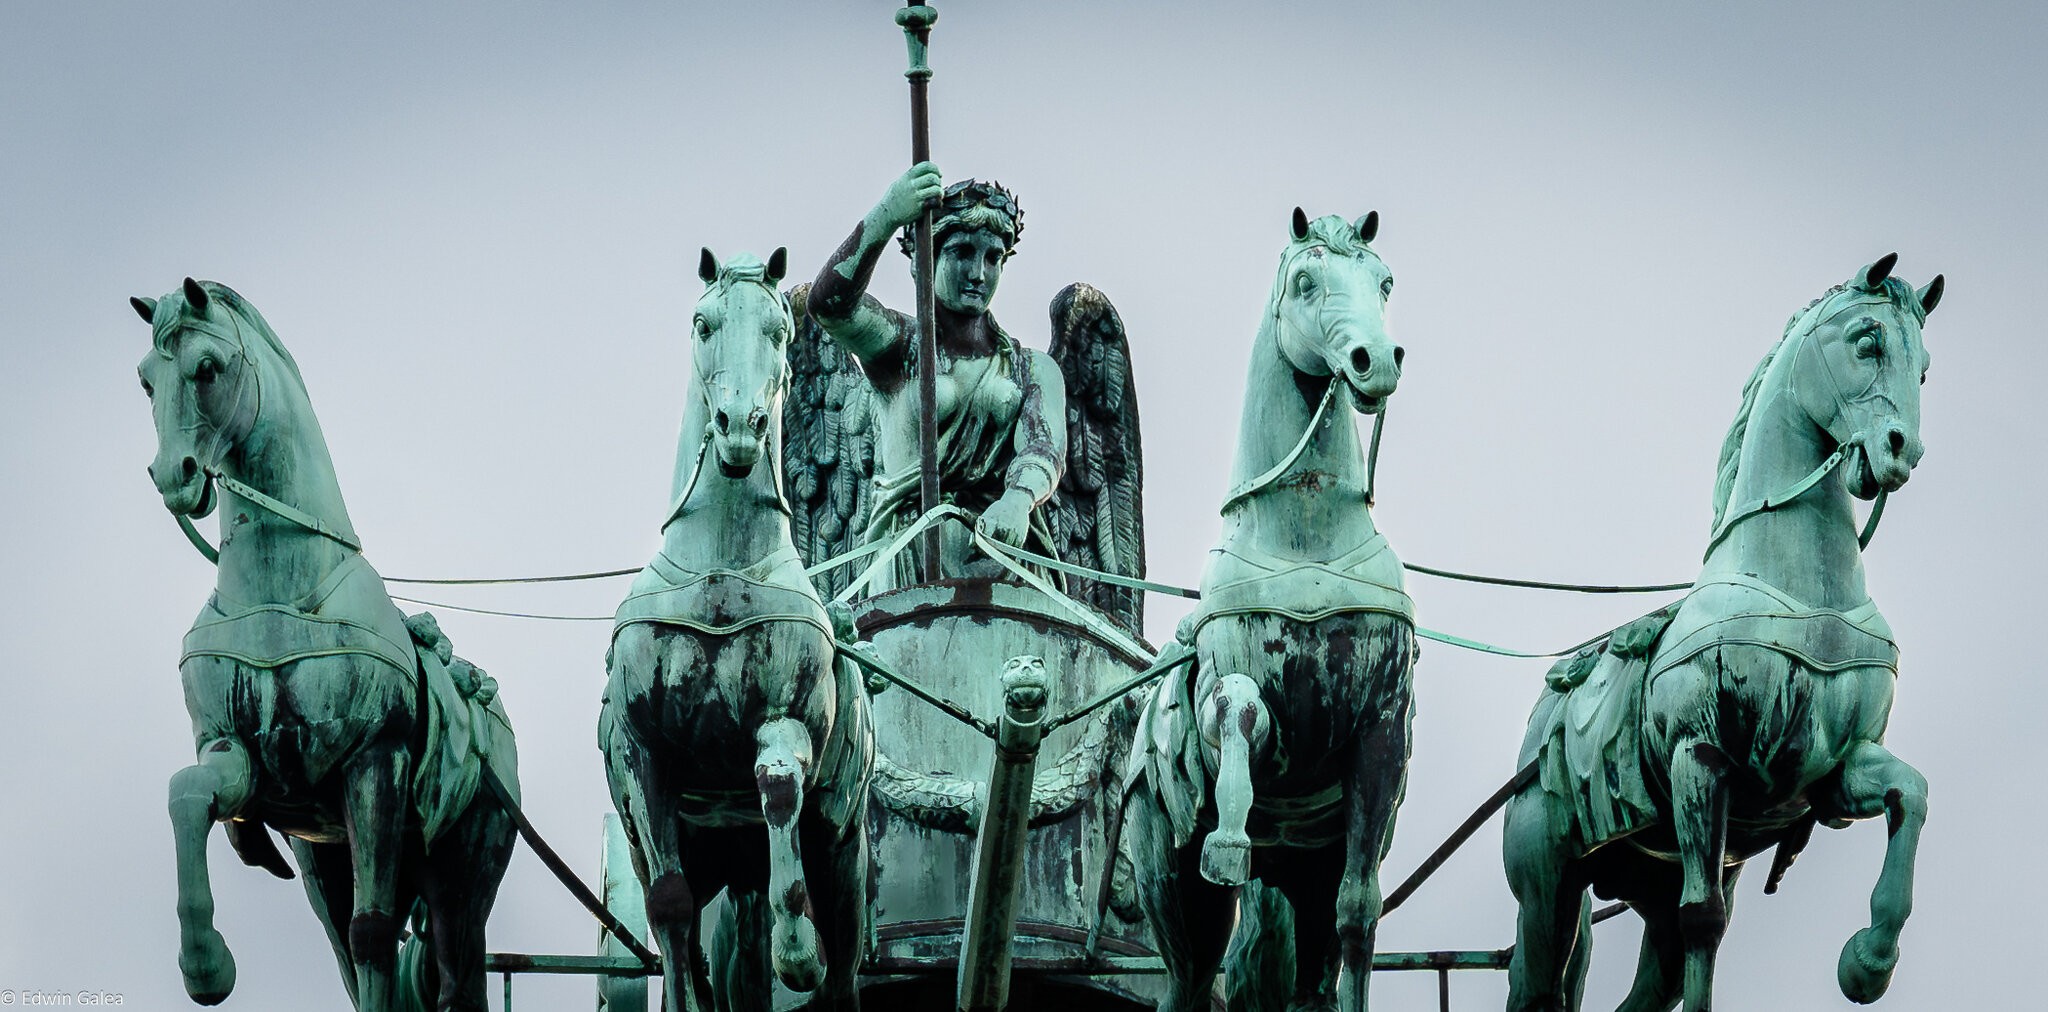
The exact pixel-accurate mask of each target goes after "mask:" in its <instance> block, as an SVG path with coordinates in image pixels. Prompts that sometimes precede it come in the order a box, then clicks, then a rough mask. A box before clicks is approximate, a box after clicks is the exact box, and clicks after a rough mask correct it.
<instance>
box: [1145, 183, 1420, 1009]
mask: <svg viewBox="0 0 2048 1012" xmlns="http://www.w3.org/2000/svg"><path fill="white" fill-rule="evenodd" d="M1378 229H1379V215H1378V213H1377V212H1374V213H1371V214H1367V215H1365V216H1364V217H1362V218H1360V219H1358V220H1357V221H1356V222H1352V223H1347V222H1345V221H1344V220H1343V219H1342V218H1339V217H1336V216H1326V217H1322V218H1318V219H1316V220H1315V221H1313V222H1311V221H1309V220H1308V218H1307V216H1306V215H1304V214H1303V213H1302V211H1301V209H1300V208H1296V209H1295V211H1294V217H1293V222H1292V229H1291V237H1290V241H1289V242H1288V244H1287V246H1286V248H1285V249H1284V250H1283V251H1282V253H1281V255H1280V270H1279V273H1278V275H1277V276H1276V277H1275V279H1274V282H1273V288H1272V292H1271V294H1270V296H1269V297H1268V299H1267V304H1266V311H1265V315H1264V318H1263V320H1262V321H1261V324H1260V327H1259V331H1258V335H1257V337H1256V338H1255V339H1254V341H1253V343H1252V357H1251V358H1252V360H1251V368H1250V371H1249V379H1248V382H1247V387H1246V392H1245V403H1244V412H1243V420H1242V424H1241V427H1240V430H1239V437H1238V447H1237V461H1236V465H1235V471H1234V474H1235V479H1236V484H1235V486H1234V488H1233V489H1232V491H1231V492H1230V494H1229V496H1228V498H1227V499H1226V501H1225V503H1224V506H1223V517H1224V532H1223V536H1222V540H1221V543H1220V544H1219V545H1218V546H1217V547H1216V548H1215V549H1213V550H1212V551H1211V553H1210V558H1209V562H1208V565H1207V567H1206V568H1205V569H1204V571H1203V574H1202V603H1201V606H1200V608H1199V609H1198V610H1197V611H1196V613H1195V614H1194V615H1192V616H1190V618H1189V619H1188V620H1187V621H1186V622H1184V623H1183V624H1182V627H1181V631H1180V633H1179V635H1178V639H1179V641H1180V647H1181V648H1182V649H1192V650H1193V651H1194V655H1195V659H1194V662H1193V664H1192V665H1191V666H1189V667H1188V668H1187V669H1186V670H1185V671H1184V673H1183V674H1182V675H1180V676H1176V677H1169V678H1168V679H1166V680H1164V681H1162V682H1160V683H1159V684H1158V685H1156V686H1155V687H1154V689H1153V691H1152V694H1151V696H1150V698H1149V700H1148V701H1147V702H1146V704H1145V710H1144V714H1143V716H1142V717H1141V720H1140V726H1139V729H1138V731H1137V739H1136V740H1137V743H1138V744H1137V746H1136V747H1135V748H1134V749H1133V757H1132V763H1131V769H1130V771H1129V773H1128V774H1127V776H1126V778H1125V782H1126V783H1127V784H1130V785H1132V787H1131V790H1132V792H1133V793H1132V794H1131V797H1132V798H1133V800H1134V802H1135V803H1134V804H1132V806H1131V814H1130V816H1129V819H1130V830H1129V833H1130V841H1131V844H1130V846H1131V857H1132V861H1133V865H1134V868H1135V870H1136V876H1137V879H1138V881H1137V882H1136V883H1135V884H1136V887H1137V893H1138V901H1139V907H1140V908H1141V909H1142V910H1143V912H1144V915H1145V918H1146V920H1147V921H1148V922H1149V923H1150V924H1151V927H1152V932H1153V935H1154V937H1155V939H1156V940H1157V942H1158V945H1159V951H1160V955H1161V958H1162V959H1163V960H1164V962H1165V965H1166V978H1167V987H1166V995H1165V997H1164V999H1163V1000H1162V1001H1161V1003H1160V1005H1159V1007H1160V1009H1162V1010H1183V1009H1196V1008H1200V1009H1207V1008H1208V1007H1209V1001H1210V998H1209V994H1210V989H1211V987H1212V985H1213V982H1214V980H1215V977H1216V974H1217V971H1218V969H1219V966H1220V965H1221V962H1222V960H1223V957H1224V952H1225V946H1226V944H1227V943H1229V942H1230V940H1231V931H1232V927H1231V926H1232V922H1233V905H1234V904H1237V903H1238V900H1239V896H1240V890H1241V887H1244V886H1246V884H1247V882H1249V881H1250V880H1251V879H1252V878H1253V877H1254V876H1256V877H1257V878H1258V879H1259V880H1260V882H1262V883H1263V884H1264V886H1265V887H1267V888H1268V889H1276V890H1277V891H1278V892H1279V893H1280V894H1281V895H1282V896H1284V897H1285V899H1287V900H1288V901H1290V904H1291V906H1292V909H1293V912H1294V921H1295V925H1294V934H1295V944H1296V953H1297V956H1296V965H1295V967H1294V969H1295V982H1294V986H1293V993H1292V999H1293V1001H1294V1002H1295V1003H1296V1004H1297V1005H1298V1006H1302V1007H1321V1006H1326V1005H1330V1004H1334V1005H1336V1006H1337V1007H1340V1008H1343V1009H1347V1010H1355V1009H1363V1008H1365V1007H1366V992H1367V984H1368V980H1369V978H1370V975H1371V973H1370V971H1371V965H1372V948H1373V937H1374V931H1375V928H1376V925H1377V921H1378V917H1379V905H1380V887H1379V862H1380V860H1381V858H1383V857H1384V856H1385V851H1386V847H1387V844H1388V842H1389V840H1390V839H1391V836H1392V832H1393V825H1394V813H1395V809H1396V808H1397V807H1398V805H1399V804H1400V800H1401V795H1402V791H1403V788H1404V785H1405V778H1406V768H1407V761H1408V754H1409V723H1410V721H1409V717H1410V711H1411V708H1412V702H1413V696H1414V692H1413V687H1412V686H1413V683H1412V670H1413V664H1414V660H1415V645H1414V627H1413V622H1414V610H1413V604H1412V602H1411V601H1410V599H1409V597H1408V595H1407V592H1406V590H1405V588H1404V584H1403V581H1402V574H1401V566H1400V562H1399V560H1398V559H1397V558H1395V556H1394V553H1393V552H1392V551H1391V550H1390V549H1389V548H1388V547H1387V543H1386V539H1385V538H1384V537H1383V536H1382V535H1381V534H1380V533H1379V532H1378V530H1377V529H1376V528H1375V527H1374V526H1373V520H1372V513H1371V511H1370V509H1369V506H1370V502H1371V493H1370V486H1371V482H1370V469H1369V467H1368V465H1367V462H1366V459H1365V455H1364V453H1363V452H1362V449H1361V446H1360V442H1359V438H1358V433H1357V431H1356V429H1355V427H1354V426H1353V424H1352V423H1351V420H1350V417H1349V415H1348V414H1346V413H1344V412H1343V411H1342V410H1341V409H1340V408H1339V407H1338V405H1339V403H1340V402H1343V403H1345V404H1348V406H1349V407H1351V408H1352V409H1354V410H1355V411H1357V412H1358V413H1360V414H1367V415H1376V414H1378V413H1379V412H1380V411H1381V410H1382V409H1383V408H1384V406H1385V404H1386V400H1387V398H1388V397H1389V396H1390V395H1392V394H1393V392H1394V389H1395V386H1396V385H1397V384H1398V383H1399V381H1400V376H1401V362H1402V358H1403V355H1404V352H1403V350H1402V349H1401V348H1400V347H1399V346H1397V345H1395V344H1394V343H1393V341H1392V339H1391V338H1390V337H1389V336H1388V332H1387V325H1386V305H1387V300H1388V298H1389V296H1390V295H1391V294H1392V291H1393V275H1392V274H1391V273H1390V272H1389V271H1388V269H1387V267H1386V265H1385V264H1384V263H1383V262H1382V261H1381V260H1380V257H1379V255H1378V254H1377V253H1375V252H1374V251H1373V250H1372V248H1371V247H1370V246H1369V245H1368V244H1369V243H1370V242H1371V241H1372V240H1373V238H1374V236H1375V235H1376V234H1377V232H1378ZM1297 436H1298V437H1299V438H1298V439H1297ZM1198 831H1206V835H1205V836H1204V838H1202V839H1201V840H1200V841H1199V846H1197V841H1196V839H1195V837H1196V834H1197V832H1198ZM1262 895H1264V894H1262ZM1333 896H1334V898H1335V902H1334V903H1332V902H1331V900H1332V897H1333ZM1253 907H1254V904H1253V903H1250V902H1246V903H1244V904H1242V905H1241V906H1240V910H1242V911H1244V912H1245V913H1247V914H1249V913H1250V912H1251V911H1252V909H1253ZM1243 930H1246V929H1245V928H1240V931H1243ZM1282 984H1283V985H1284V982H1282ZM1280 997H1281V998H1282V999H1283V1000H1285V999H1286V997H1287V996H1286V995H1285V994H1282V995H1281V996H1280Z"/></svg>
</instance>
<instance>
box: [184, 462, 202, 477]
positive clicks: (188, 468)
mask: <svg viewBox="0 0 2048 1012" xmlns="http://www.w3.org/2000/svg"><path fill="white" fill-rule="evenodd" d="M184 472H185V480H186V481H191V480H192V479H193V478H195V477H198V475H199V462H198V461H196V460H193V459H192V458H190V457H186V458H185V463H184Z"/></svg>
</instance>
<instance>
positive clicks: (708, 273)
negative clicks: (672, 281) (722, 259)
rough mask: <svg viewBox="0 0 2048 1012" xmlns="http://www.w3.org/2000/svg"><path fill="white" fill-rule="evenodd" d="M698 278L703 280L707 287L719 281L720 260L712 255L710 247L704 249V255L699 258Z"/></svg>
mask: <svg viewBox="0 0 2048 1012" xmlns="http://www.w3.org/2000/svg"><path fill="white" fill-rule="evenodd" d="M697 276H698V277H700V278H703V279H704V283H705V284H707V285H708V284H710V283H712V282H713V281H717V280H718V258H717V257H715V256H712V255H711V247H709V246H706V247H704V252H703V254H702V255H700V256H699V257H697Z"/></svg>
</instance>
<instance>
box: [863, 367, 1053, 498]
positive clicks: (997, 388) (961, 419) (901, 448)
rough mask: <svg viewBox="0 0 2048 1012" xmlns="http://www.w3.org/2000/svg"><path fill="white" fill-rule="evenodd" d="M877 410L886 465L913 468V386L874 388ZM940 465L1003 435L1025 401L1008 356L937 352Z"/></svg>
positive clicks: (915, 412) (916, 416)
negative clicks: (885, 390) (886, 388)
mask: <svg viewBox="0 0 2048 1012" xmlns="http://www.w3.org/2000/svg"><path fill="white" fill-rule="evenodd" d="M877 394H878V400H879V407H880V408H881V422H882V426H881V447H880V448H881V450H882V457H883V461H884V469H886V470H889V471H896V470H900V469H902V468H903V467H910V468H913V469H914V468H915V467H916V466H917V445H918V421H919V409H918V397H917V384H916V382H915V381H914V380H913V381H912V382H909V383H905V384H903V385H901V386H899V387H897V388H896V389H895V390H893V391H890V392H888V393H880V391H877ZM937 394H938V409H939V411H938V415H939V440H940V447H941V457H942V465H943V463H944V462H945V460H946V459H958V458H959V456H960V454H961V453H962V452H967V453H968V455H970V456H972V455H975V454H973V453H972V450H973V449H975V448H976V447H977V446H979V445H981V444H985V443H986V442H987V441H988V439H990V438H998V439H1005V440H1006V439H1007V436H1008V434H1009V432H1010V431H1011V429H1012V428H1013V427H1014V426H1015V424H1016V421H1017V414H1018V412H1019V410H1020V409H1021V408H1022V406H1023V403H1024V391H1023V389H1022V388H1021V387H1020V386H1018V384H1017V380H1016V377H1015V376H1014V375H1012V365H1011V357H1010V356H1009V355H1005V354H1001V353H997V354H993V355H986V356H977V357H973V358H965V357H951V356H941V358H940V361H939V374H938V384H937Z"/></svg>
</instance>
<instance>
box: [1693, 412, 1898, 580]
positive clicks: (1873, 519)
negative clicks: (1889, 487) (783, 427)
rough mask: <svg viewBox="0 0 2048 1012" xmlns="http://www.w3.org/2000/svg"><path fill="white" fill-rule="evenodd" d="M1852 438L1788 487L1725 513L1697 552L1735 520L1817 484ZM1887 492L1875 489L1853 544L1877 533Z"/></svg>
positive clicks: (1865, 544)
mask: <svg viewBox="0 0 2048 1012" xmlns="http://www.w3.org/2000/svg"><path fill="white" fill-rule="evenodd" d="M1856 441H1857V437H1855V436H1850V437H1849V439H1848V440H1847V441H1845V442H1843V443H1842V444H1841V445H1840V446H1837V447H1835V452H1833V453H1830V454H1828V458H1827V459H1826V460H1823V461H1821V462H1820V466H1819V467H1816V468H1814V469H1813V470H1812V471H1809V472H1807V475H1806V477H1804V478H1801V479H1799V480H1798V481H1797V482H1794V483H1793V484H1792V486H1791V487H1789V488H1787V489H1785V490H1784V491H1783V492H1780V493H1778V494H1777V495H1773V496H1766V497H1764V498H1762V499H1757V500H1755V501H1753V502H1749V503H1746V504H1744V505H1743V507H1742V508H1741V509H1739V510H1736V511H1735V512H1733V513H1731V514H1729V515H1728V517H1727V518H1726V519H1724V520H1722V521H1721V526H1719V527H1717V528H1715V529H1714V536H1713V537H1711V538H1708V539H1707V549H1706V551H1704V552H1702V553H1700V554H1701V556H1702V557H1705V556H1708V555H1712V554H1714V546H1716V545H1719V544H1720V543H1721V541H1722V539H1724V538H1726V537H1727V536H1728V532H1730V531H1732V530H1734V529H1735V525H1736V524H1739V523H1741V522H1742V521H1744V520H1747V519H1749V518H1750V517H1753V516H1756V515H1757V514H1759V513H1769V512H1771V511H1772V510H1776V509H1782V508H1784V506H1785V505H1786V504H1787V503H1790V502H1792V501H1793V500H1795V499H1798V498H1799V497H1800V496H1802V495H1805V494H1806V493H1807V491H1808V490H1810V489H1812V488H1813V486H1815V485H1816V484H1819V483H1820V480H1821V479H1822V478H1825V477H1827V476H1828V474H1829V473H1830V472H1832V471H1834V469H1835V468H1837V467H1840V466H1842V462H1843V461H1845V460H1847V459H1849V455H1848V452H1847V450H1848V447H1850V446H1853V445H1855V443H1856ZM1890 495H1891V493H1890V492H1887V491H1884V490H1882V489H1880V490H1879V491H1878V493H1877V498H1876V499H1875V500H1873V501H1872V502H1871V505H1870V517H1869V519H1867V520H1865V521H1864V522H1863V530H1861V531H1859V532H1858V533H1857V534H1856V547H1857V548H1859V549H1863V548H1869V547H1870V539H1872V538H1874V537H1876V536H1877V522H1878V521H1879V520H1881V519H1883V517H1884V503H1885V499H1886V498H1888V497H1889V496H1890Z"/></svg>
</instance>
